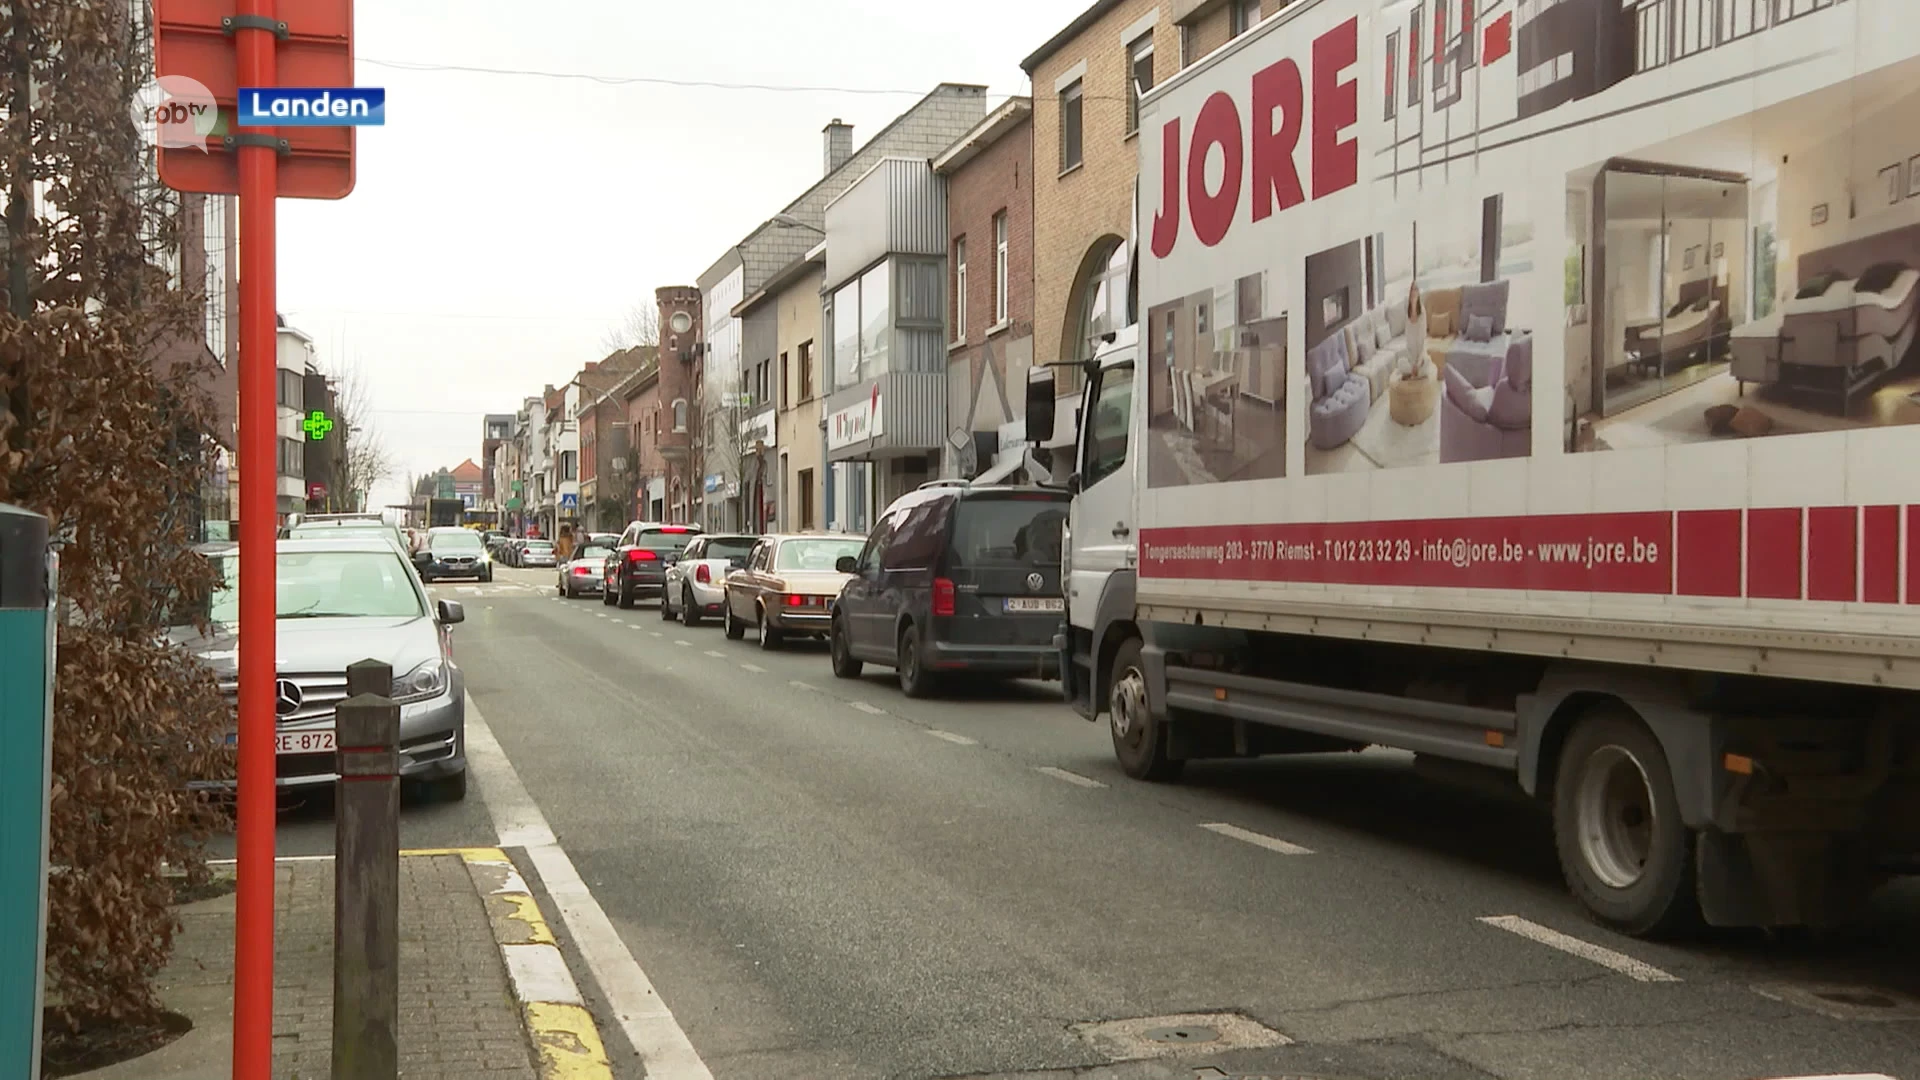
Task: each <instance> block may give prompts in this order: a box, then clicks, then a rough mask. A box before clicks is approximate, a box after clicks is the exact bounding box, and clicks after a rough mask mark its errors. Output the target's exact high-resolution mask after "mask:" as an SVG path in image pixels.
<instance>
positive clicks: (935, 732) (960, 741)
mask: <svg viewBox="0 0 1920 1080" xmlns="http://www.w3.org/2000/svg"><path fill="white" fill-rule="evenodd" d="M927 734H929V735H931V736H933V737H934V738H936V739H945V740H946V741H948V742H950V743H952V744H954V745H955V746H979V745H980V744H979V743H978V742H975V741H974V740H972V739H969V738H967V737H966V736H965V735H955V734H954V733H953V732H951V731H941V730H939V729H938V728H933V729H930V730H929V731H928V732H927Z"/></svg>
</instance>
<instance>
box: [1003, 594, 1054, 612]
mask: <svg viewBox="0 0 1920 1080" xmlns="http://www.w3.org/2000/svg"><path fill="white" fill-rule="evenodd" d="M1066 607H1067V604H1066V601H1064V600H1062V599H1060V598H1059V597H1057V596H1009V597H1007V610H1008V611H1065V610H1066Z"/></svg>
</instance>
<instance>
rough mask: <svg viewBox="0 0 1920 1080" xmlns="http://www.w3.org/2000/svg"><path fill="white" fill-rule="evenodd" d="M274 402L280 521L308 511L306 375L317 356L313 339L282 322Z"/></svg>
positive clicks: (277, 339)
mask: <svg viewBox="0 0 1920 1080" xmlns="http://www.w3.org/2000/svg"><path fill="white" fill-rule="evenodd" d="M275 336H276V342H275V346H276V349H275V356H274V366H275V368H276V369H277V370H276V371H275V373H274V404H275V410H274V412H275V432H274V433H275V435H276V436H277V443H276V453H275V456H274V460H275V462H276V466H277V471H278V478H277V481H276V483H275V485H274V496H275V499H274V501H275V504H276V509H277V510H278V512H279V514H280V518H281V521H282V523H284V522H285V520H286V516H287V515H288V514H300V513H305V512H306V510H307V480H306V476H307V432H306V429H305V427H304V426H303V425H304V423H305V421H306V419H307V411H306V378H307V372H308V370H310V369H312V368H313V367H314V361H315V358H316V356H317V354H316V352H315V350H314V347H313V339H312V338H310V337H308V336H307V335H306V334H304V333H302V332H301V331H299V330H296V329H294V328H293V327H291V326H288V325H286V323H285V322H284V321H282V322H281V324H280V327H279V331H278V333H277V334H276V335H275Z"/></svg>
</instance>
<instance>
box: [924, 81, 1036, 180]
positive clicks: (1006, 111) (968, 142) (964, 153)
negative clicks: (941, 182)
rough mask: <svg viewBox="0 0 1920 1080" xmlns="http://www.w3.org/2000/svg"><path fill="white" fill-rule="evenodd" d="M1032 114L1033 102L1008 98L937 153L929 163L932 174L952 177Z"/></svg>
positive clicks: (1026, 99) (1031, 100)
mask: <svg viewBox="0 0 1920 1080" xmlns="http://www.w3.org/2000/svg"><path fill="white" fill-rule="evenodd" d="M1032 115H1033V99H1032V98H1026V97H1010V98H1008V99H1007V100H1006V101H1004V102H1002V103H1001V105H1000V107H999V108H997V109H995V110H993V111H992V112H990V113H988V114H987V118H986V119H985V120H982V121H980V123H979V124H977V125H975V126H974V129H973V130H972V131H969V132H967V133H966V134H965V135H962V136H960V138H959V139H958V140H956V141H955V142H954V144H953V145H952V146H949V147H947V148H946V149H945V150H942V151H940V154H939V156H938V157H935V158H934V159H933V161H932V163H931V164H932V165H933V171H934V172H936V173H938V174H940V175H941V176H951V175H953V174H954V173H955V172H958V171H959V170H960V167H961V166H963V165H965V164H966V163H967V162H969V161H972V160H973V159H974V158H976V157H979V156H980V154H981V152H982V151H984V150H986V149H987V147H989V146H992V145H993V144H994V143H997V142H999V141H1000V140H1001V139H1002V138H1004V137H1005V136H1006V135H1007V134H1009V133H1010V132H1012V131H1014V130H1016V129H1017V128H1019V126H1020V125H1021V124H1024V123H1026V122H1027V118H1028V117H1031V116H1032Z"/></svg>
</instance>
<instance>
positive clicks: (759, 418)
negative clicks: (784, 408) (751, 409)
mask: <svg viewBox="0 0 1920 1080" xmlns="http://www.w3.org/2000/svg"><path fill="white" fill-rule="evenodd" d="M740 441H741V442H743V443H745V444H746V446H747V447H748V448H749V449H751V448H752V447H753V446H754V445H755V444H756V443H758V444H762V445H765V446H769V447H770V446H772V445H773V444H774V432H773V411H772V410H768V411H766V412H763V413H759V414H756V415H754V416H749V417H747V418H746V419H744V420H742V421H740Z"/></svg>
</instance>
